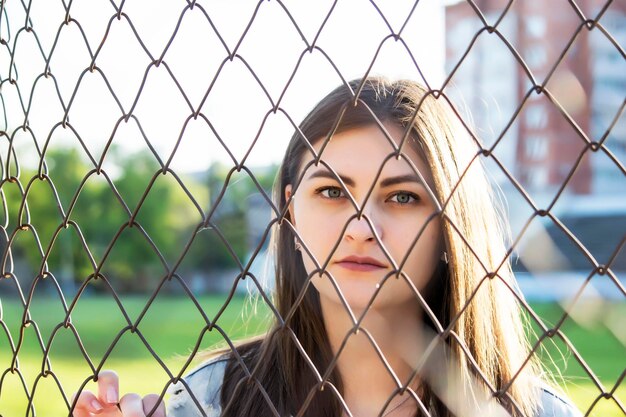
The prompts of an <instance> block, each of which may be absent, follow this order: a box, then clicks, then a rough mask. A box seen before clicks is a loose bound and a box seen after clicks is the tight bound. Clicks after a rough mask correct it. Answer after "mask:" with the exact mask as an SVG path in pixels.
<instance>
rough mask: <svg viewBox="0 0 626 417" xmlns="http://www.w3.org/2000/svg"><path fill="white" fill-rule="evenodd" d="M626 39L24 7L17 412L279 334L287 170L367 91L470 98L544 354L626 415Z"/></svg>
mask: <svg viewBox="0 0 626 417" xmlns="http://www.w3.org/2000/svg"><path fill="white" fill-rule="evenodd" d="M625 43H626V2H624V1H621V0H620V1H601V0H579V1H570V2H566V1H561V2H543V1H539V0H527V1H505V0H491V1H489V0H482V1H472V2H468V1H436V0H422V1H419V2H415V1H394V2H367V1H357V0H346V1H336V2H333V1H319V2H306V3H305V2H296V1H283V2H281V1H261V2H253V1H243V0H237V1H230V2H227V1H217V2H208V1H197V2H186V1H176V2H172V1H169V2H168V1H151V2H145V1H139V0H137V1H133V0H130V1H126V2H124V3H123V4H120V3H119V2H115V1H105V0H101V1H93V0H91V1H86V0H82V1H79V0H76V1H73V2H70V3H66V2H63V1H51V2H29V3H24V2H20V1H17V0H6V1H3V2H2V3H1V7H0V82H1V84H0V106H1V109H2V113H1V116H2V117H0V165H1V166H0V169H1V171H2V177H1V178H2V181H1V182H0V196H1V197H2V210H0V215H1V219H2V220H1V222H0V230H1V231H2V233H0V253H1V255H2V258H1V259H0V262H1V265H2V277H1V278H0V325H1V326H0V415H1V416H14V415H38V416H56V415H63V414H64V413H65V414H67V409H68V407H69V405H68V401H69V400H70V396H71V393H73V392H75V391H76V390H78V389H79V388H80V386H81V385H82V384H84V383H87V382H88V380H89V378H90V375H93V373H94V371H95V369H96V368H100V367H103V368H113V369H118V370H120V373H121V376H122V384H123V386H122V390H134V391H140V392H143V393H148V392H161V391H163V389H164V388H165V386H166V384H167V383H168V381H169V380H170V378H171V376H172V375H178V374H179V373H181V372H184V370H185V369H187V370H188V369H189V366H193V363H195V362H196V361H197V360H198V359H199V357H198V355H196V351H198V350H203V349H206V348H210V347H214V346H216V345H224V343H225V341H226V340H227V339H232V340H236V339H239V338H243V337H247V336H250V335H253V334H258V333H262V332H263V330H264V328H265V327H266V326H267V323H268V320H269V318H270V317H271V311H270V309H269V308H268V305H267V303H266V300H264V298H263V296H265V295H269V293H270V292H271V280H272V268H271V262H270V260H269V259H268V257H267V255H266V252H267V247H268V243H269V230H270V226H271V224H270V223H271V220H272V219H273V218H275V217H276V216H275V213H274V211H273V209H272V205H271V203H270V200H269V197H270V196H271V187H272V183H273V181H274V177H275V173H276V170H277V168H278V164H279V162H280V158H281V156H282V154H283V153H284V150H285V148H286V145H287V142H288V140H289V138H290V137H291V135H292V133H293V130H294V125H297V124H298V123H299V122H300V121H301V120H302V118H303V117H304V116H305V115H306V113H307V112H308V111H309V110H310V109H311V108H312V106H313V105H314V104H315V103H316V102H317V101H318V100H319V99H320V98H321V97H322V96H323V95H324V94H325V93H326V92H328V91H330V90H331V89H332V88H334V87H336V86H337V85H339V84H341V83H342V82H343V81H344V80H350V79H353V78H359V77H363V76H365V75H366V74H372V75H386V76H389V77H391V78H411V79H415V80H418V81H420V82H421V83H423V84H425V85H427V86H428V87H429V88H431V89H436V90H442V91H443V92H444V94H446V96H447V97H449V99H450V100H451V101H452V102H453V103H454V105H455V107H456V109H457V110H458V112H459V116H460V117H461V118H462V119H463V121H464V122H465V123H466V125H467V126H468V127H470V128H471V129H472V130H473V131H474V132H475V133H476V135H477V136H478V137H479V138H480V140H481V141H482V142H483V146H484V148H485V149H489V151H490V153H489V155H488V156H484V157H482V159H483V162H484V163H485V165H486V166H487V168H488V170H489V174H490V177H491V179H492V181H493V184H494V188H495V189H496V190H497V192H498V195H499V196H500V198H501V200H502V202H503V207H504V211H505V212H506V213H505V214H506V215H507V217H508V218H509V221H510V225H511V233H510V234H511V239H510V242H509V244H510V246H511V248H512V253H511V259H510V260H511V262H512V264H513V268H514V270H515V272H516V275H517V277H518V280H519V282H520V288H521V292H522V294H523V295H524V297H525V299H526V301H527V302H528V303H529V305H530V307H532V310H530V311H529V313H528V314H529V321H530V323H531V327H532V329H533V331H532V334H531V342H532V343H535V344H537V346H538V349H537V352H538V353H537V354H539V355H541V356H542V358H544V359H545V362H546V364H547V367H548V368H549V369H550V370H551V372H553V373H554V374H555V375H556V376H557V381H558V382H559V384H561V385H562V387H563V389H564V390H565V391H566V392H567V393H568V395H569V396H570V397H571V398H572V400H573V401H574V402H575V403H576V405H577V406H578V407H579V408H580V409H581V410H582V411H583V413H586V412H588V414H589V415H592V416H623V415H626V413H625V412H624V402H623V401H624V400H625V399H626V387H625V386H624V383H623V378H624V375H625V374H626V326H625V325H624V324H623V323H624V318H625V317H626V303H625V300H626V292H625V290H624V286H625V284H626V282H625V280H626V278H625V272H626V249H624V244H625V241H626V171H625V168H624V161H625V160H626V121H625V116H624V107H625V105H626V57H625V54H624V44H625ZM540 214H544V215H540ZM249 294H253V295H254V296H255V299H256V301H254V300H253V299H251V298H250V297H248V296H247V295H249ZM214 320H217V321H216V323H217V328H211V326H210V324H211V323H213V321H214ZM552 328H556V329H558V332H557V333H556V334H555V335H554V336H553V337H546V334H547V330H548V329H552ZM209 329H211V330H210V331H209ZM226 336H227V337H226ZM190 363H191V364H190ZM609 394H610V395H609ZM31 399H33V401H32V403H31V401H30V400H31Z"/></svg>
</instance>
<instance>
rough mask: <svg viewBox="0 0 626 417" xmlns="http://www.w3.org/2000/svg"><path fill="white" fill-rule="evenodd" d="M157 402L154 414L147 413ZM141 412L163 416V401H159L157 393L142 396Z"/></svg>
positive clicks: (155, 416)
mask: <svg viewBox="0 0 626 417" xmlns="http://www.w3.org/2000/svg"><path fill="white" fill-rule="evenodd" d="M157 403H158V404H159V406H158V407H157V409H156V410H155V411H154V414H149V413H150V411H152V409H154V408H155V406H156V405H157ZM143 412H144V413H145V414H146V416H150V417H165V403H163V401H160V399H159V396H158V395H157V394H148V395H146V396H145V397H143Z"/></svg>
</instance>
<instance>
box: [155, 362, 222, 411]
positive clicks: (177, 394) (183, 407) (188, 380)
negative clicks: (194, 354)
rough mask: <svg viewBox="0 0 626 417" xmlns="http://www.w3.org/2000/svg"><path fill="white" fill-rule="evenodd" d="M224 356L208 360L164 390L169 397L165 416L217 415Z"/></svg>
mask: <svg viewBox="0 0 626 417" xmlns="http://www.w3.org/2000/svg"><path fill="white" fill-rule="evenodd" d="M227 363H228V357H227V356H220V357H217V358H213V359H210V360H208V361H206V362H204V363H202V364H201V365H199V366H198V367H196V368H195V369H193V370H192V371H191V372H189V374H187V375H186V376H185V377H184V378H183V380H182V381H179V382H177V383H176V384H173V385H171V386H170V387H169V389H168V390H167V392H168V394H170V399H169V402H168V407H167V415H168V416H170V417H177V416H181V417H182V416H185V417H186V416H194V417H195V416H204V415H206V416H208V417H217V416H219V415H220V413H221V411H222V410H221V405H220V394H221V389H222V384H223V381H224V371H225V369H226V364H227Z"/></svg>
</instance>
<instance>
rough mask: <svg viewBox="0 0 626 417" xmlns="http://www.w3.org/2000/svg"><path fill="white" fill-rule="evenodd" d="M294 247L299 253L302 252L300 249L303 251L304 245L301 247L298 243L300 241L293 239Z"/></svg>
mask: <svg viewBox="0 0 626 417" xmlns="http://www.w3.org/2000/svg"><path fill="white" fill-rule="evenodd" d="M293 246H294V248H295V249H296V251H297V252H300V249H302V245H300V242H298V239H297V238H295V237H294V238H293Z"/></svg>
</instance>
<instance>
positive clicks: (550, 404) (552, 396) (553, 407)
mask: <svg viewBox="0 0 626 417" xmlns="http://www.w3.org/2000/svg"><path fill="white" fill-rule="evenodd" d="M540 395H541V397H540V401H539V410H538V411H537V414H536V415H535V417H582V413H581V412H580V411H579V410H578V409H577V408H576V406H575V405H574V404H572V402H571V401H570V400H569V399H567V398H566V397H565V396H563V395H560V394H557V393H556V391H555V390H554V389H552V388H551V387H548V386H546V385H542V386H541V394H540Z"/></svg>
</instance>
